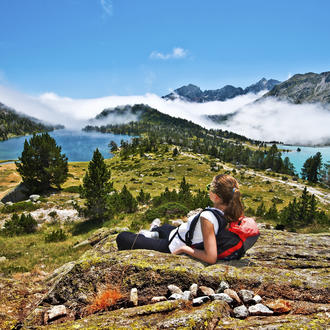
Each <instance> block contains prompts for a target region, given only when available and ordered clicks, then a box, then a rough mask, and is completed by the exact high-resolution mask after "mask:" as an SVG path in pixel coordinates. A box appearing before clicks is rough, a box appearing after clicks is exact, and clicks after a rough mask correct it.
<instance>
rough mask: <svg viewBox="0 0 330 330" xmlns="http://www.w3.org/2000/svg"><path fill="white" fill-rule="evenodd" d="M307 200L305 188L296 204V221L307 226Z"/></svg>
mask: <svg viewBox="0 0 330 330" xmlns="http://www.w3.org/2000/svg"><path fill="white" fill-rule="evenodd" d="M309 199H310V197H309V195H308V191H307V188H306V187H305V188H304V190H303V192H302V194H301V197H300V200H299V203H298V210H299V211H298V219H299V221H300V223H301V224H304V225H307V224H308V222H309V212H308V209H309Z"/></svg>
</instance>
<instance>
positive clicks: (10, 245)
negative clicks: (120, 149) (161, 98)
mask: <svg viewBox="0 0 330 330" xmlns="http://www.w3.org/2000/svg"><path fill="white" fill-rule="evenodd" d="M149 154H150V155H151V156H152V158H153V159H150V160H149V159H146V158H143V157H142V158H141V157H140V156H138V155H137V156H134V157H132V158H129V159H127V160H121V159H120V158H119V157H118V156H116V157H114V158H112V159H107V160H106V163H107V165H108V166H109V167H110V168H111V180H112V181H113V182H114V187H115V189H117V190H121V189H122V187H123V186H124V185H125V184H126V186H127V188H128V189H129V190H130V192H131V193H132V194H133V195H134V196H137V194H138V193H139V191H140V189H141V188H143V190H144V192H146V193H150V194H151V196H152V197H154V196H157V195H159V194H160V193H161V192H162V191H164V189H165V187H168V188H170V189H179V184H180V182H181V180H182V177H183V176H185V177H186V180H187V182H188V183H189V184H191V189H192V191H196V190H197V189H205V187H206V185H207V184H208V183H210V182H211V180H212V178H213V176H214V175H216V174H218V173H217V172H212V171H211V166H210V164H211V162H214V160H212V159H210V157H208V156H205V155H203V156H198V155H194V157H195V158H193V157H189V156H186V155H183V154H180V155H179V156H177V157H175V158H173V157H172V151H171V150H170V151H169V152H168V153H166V154H164V155H161V154H153V153H149ZM169 158H173V160H169ZM221 165H222V166H224V167H225V166H228V167H230V168H235V167H234V166H233V165H232V164H224V163H221ZM87 167H88V162H72V163H70V164H69V171H70V177H69V178H68V180H67V181H66V182H65V184H64V185H63V190H62V191H59V192H56V194H54V195H52V196H48V197H47V199H45V200H44V201H43V202H42V204H39V206H38V207H44V208H49V207H53V206H55V207H56V206H58V207H59V208H63V207H69V206H70V205H69V204H67V201H69V200H72V199H75V200H76V201H77V202H78V204H80V205H81V204H82V203H83V201H82V200H81V199H79V194H78V193H77V190H76V189H77V188H76V187H78V186H79V185H80V184H82V179H83V176H84V174H85V172H86V169H87ZM171 169H172V170H171ZM247 170H249V169H244V168H243V169H236V173H235V174H234V176H235V178H237V179H238V181H239V183H240V191H241V193H242V196H243V202H244V205H245V207H246V208H248V207H251V208H253V209H254V210H256V209H257V207H258V206H259V204H260V202H261V200H262V201H263V202H264V204H265V206H266V209H267V210H268V209H269V207H270V206H271V205H272V200H273V199H274V197H276V198H278V199H281V200H283V202H282V203H279V204H277V208H278V210H279V211H280V210H281V209H282V208H283V207H285V206H286V205H287V204H288V203H289V202H290V201H291V200H292V199H293V198H294V197H299V196H300V195H301V193H302V191H301V190H299V189H296V188H292V187H289V186H287V185H285V184H281V183H277V182H271V181H270V180H268V181H270V183H268V182H267V179H266V180H264V179H263V178H260V177H258V176H257V175H250V174H248V173H246V171H247ZM219 172H220V173H224V172H226V169H225V168H223V169H220V171H219ZM11 173H12V172H11ZM154 173H157V176H155V175H154ZM230 173H231V171H230ZM256 173H260V174H264V175H266V176H268V177H269V178H274V177H275V174H274V173H266V172H263V171H258V172H256ZM159 174H160V175H159ZM158 175H159V176H158ZM169 177H171V178H173V179H174V180H169ZM278 178H279V179H280V176H279V177H278ZM289 181H291V177H290V176H289ZM299 182H300V183H301V182H303V181H302V180H300V179H299ZM317 188H318V189H320V190H321V191H324V192H326V193H329V190H327V189H324V188H322V189H321V188H319V186H317ZM66 205H68V206H66ZM318 205H319V207H320V208H321V209H322V210H324V211H325V212H326V213H327V215H328V216H329V215H330V210H329V207H327V206H326V205H324V204H321V203H318ZM24 206H26V205H25V204H24ZM16 207H17V206H16ZM146 210H147V208H144V209H140V210H139V211H138V213H135V214H119V215H117V216H116V217H115V219H112V220H109V221H107V222H105V223H103V224H95V223H93V222H89V221H86V222H82V223H76V224H71V225H65V226H64V230H65V233H66V235H67V239H66V240H65V241H63V242H54V243H45V235H46V233H47V232H49V231H52V230H57V229H59V228H60V227H59V226H58V225H57V226H56V225H55V226H54V225H53V226H45V227H44V229H42V230H41V231H40V232H37V233H34V234H30V235H23V236H19V237H0V247H1V252H0V256H5V257H6V258H7V261H5V262H3V263H0V273H5V274H12V273H15V272H25V271H31V270H33V269H34V268H41V267H42V265H44V270H46V271H52V270H54V269H55V268H57V267H59V266H61V265H62V264H64V263H66V262H68V261H71V260H76V259H78V258H79V256H80V255H81V254H82V253H83V252H84V251H85V250H86V249H88V247H85V248H82V249H79V250H75V249H73V248H72V247H73V246H74V244H75V243H77V242H81V241H82V240H84V239H86V238H87V237H89V236H91V234H92V233H93V232H94V231H95V230H97V229H98V228H100V227H101V226H105V227H113V226H123V227H124V226H125V227H130V226H131V224H132V223H134V220H136V219H137V218H140V217H141V215H142V214H143V213H144V212H145V211H146ZM22 211H23V208H22V210H21V211H20V212H22ZM24 211H25V209H24ZM0 216H1V214H0ZM2 216H4V215H2ZM258 220H259V221H260V222H268V223H270V224H272V225H275V224H276V223H275V222H274V221H272V220H267V221H266V220H264V219H258ZM141 226H142V227H143V226H147V224H145V223H141V224H138V226H135V227H138V229H139V228H140V227H141ZM326 230H327V228H323V227H321V226H320V225H313V226H311V227H308V228H304V229H301V230H299V231H301V232H321V231H326Z"/></svg>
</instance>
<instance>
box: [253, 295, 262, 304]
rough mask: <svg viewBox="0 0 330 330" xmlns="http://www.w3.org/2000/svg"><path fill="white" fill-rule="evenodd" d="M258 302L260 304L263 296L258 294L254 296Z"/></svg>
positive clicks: (254, 299)
mask: <svg viewBox="0 0 330 330" xmlns="http://www.w3.org/2000/svg"><path fill="white" fill-rule="evenodd" d="M252 300H253V301H254V302H255V303H256V304H260V303H261V301H262V298H261V297H260V296H259V295H258V294H257V295H256V296H254V297H253V299H252Z"/></svg>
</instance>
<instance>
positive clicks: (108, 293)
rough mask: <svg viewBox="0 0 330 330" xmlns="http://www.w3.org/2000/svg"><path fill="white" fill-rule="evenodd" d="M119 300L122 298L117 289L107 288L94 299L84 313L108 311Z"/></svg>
mask: <svg viewBox="0 0 330 330" xmlns="http://www.w3.org/2000/svg"><path fill="white" fill-rule="evenodd" d="M121 298H123V295H122V294H121V292H120V291H119V290H118V289H116V288H107V289H106V290H104V291H102V292H100V293H99V294H98V295H97V296H96V297H95V299H94V300H93V302H92V304H91V305H89V306H88V307H87V308H86V311H87V313H89V314H92V313H95V312H99V311H103V310H108V309H109V308H110V307H112V306H114V305H115V304H116V303H117V301H118V300H119V299H121Z"/></svg>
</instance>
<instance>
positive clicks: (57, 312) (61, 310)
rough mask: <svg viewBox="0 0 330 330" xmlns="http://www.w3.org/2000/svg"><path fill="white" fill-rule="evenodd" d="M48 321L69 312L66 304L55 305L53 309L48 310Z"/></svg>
mask: <svg viewBox="0 0 330 330" xmlns="http://www.w3.org/2000/svg"><path fill="white" fill-rule="evenodd" d="M47 314H48V321H52V320H54V319H56V318H58V317H61V316H65V315H66V314H67V311H66V307H65V306H64V305H57V306H54V307H53V308H52V309H50V310H49V311H47Z"/></svg>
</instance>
